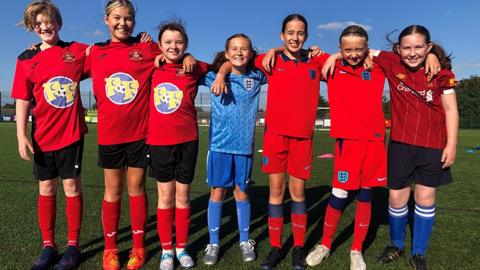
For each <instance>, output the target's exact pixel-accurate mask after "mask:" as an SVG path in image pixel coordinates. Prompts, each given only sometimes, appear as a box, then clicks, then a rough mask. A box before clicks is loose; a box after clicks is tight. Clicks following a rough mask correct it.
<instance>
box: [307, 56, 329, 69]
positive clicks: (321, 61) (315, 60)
mask: <svg viewBox="0 0 480 270" xmlns="http://www.w3.org/2000/svg"><path fill="white" fill-rule="evenodd" d="M328 57H330V54H328V53H324V54H322V55H317V56H314V57H313V58H312V59H311V61H312V63H315V64H316V65H318V67H319V69H322V67H323V66H324V65H325V62H327V59H328Z"/></svg>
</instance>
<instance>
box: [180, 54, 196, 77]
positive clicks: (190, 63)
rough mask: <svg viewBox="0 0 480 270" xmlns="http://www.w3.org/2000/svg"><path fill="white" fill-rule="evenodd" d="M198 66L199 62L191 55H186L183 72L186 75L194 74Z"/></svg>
mask: <svg viewBox="0 0 480 270" xmlns="http://www.w3.org/2000/svg"><path fill="white" fill-rule="evenodd" d="M196 64H197V60H196V59H195V57H193V56H192V55H191V54H189V53H186V54H185V57H183V70H184V71H185V73H190V72H193V69H194V68H195V65H196Z"/></svg>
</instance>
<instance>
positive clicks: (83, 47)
mask: <svg viewBox="0 0 480 270" xmlns="http://www.w3.org/2000/svg"><path fill="white" fill-rule="evenodd" d="M75 45H76V50H77V54H78V55H79V57H80V60H81V62H82V77H81V78H80V80H81V81H83V80H85V79H87V78H89V77H90V74H88V73H85V64H86V61H87V54H86V51H87V49H88V45H87V44H84V43H79V42H75Z"/></svg>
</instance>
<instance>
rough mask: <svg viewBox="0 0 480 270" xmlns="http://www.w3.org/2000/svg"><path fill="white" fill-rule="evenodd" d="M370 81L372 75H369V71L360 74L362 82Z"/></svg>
mask: <svg viewBox="0 0 480 270" xmlns="http://www.w3.org/2000/svg"><path fill="white" fill-rule="evenodd" d="M371 79H372V75H371V73H370V71H368V70H365V71H363V72H362V80H364V81H370V80H371Z"/></svg>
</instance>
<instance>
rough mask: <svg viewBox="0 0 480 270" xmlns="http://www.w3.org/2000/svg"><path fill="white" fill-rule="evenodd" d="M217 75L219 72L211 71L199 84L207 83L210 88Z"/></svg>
mask: <svg viewBox="0 0 480 270" xmlns="http://www.w3.org/2000/svg"><path fill="white" fill-rule="evenodd" d="M216 77H217V74H216V73H215V72H214V71H209V72H208V73H207V74H206V75H205V76H203V77H202V78H201V79H200V80H199V83H198V84H199V85H205V86H207V87H209V88H210V86H212V84H213V81H215V78H216Z"/></svg>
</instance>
